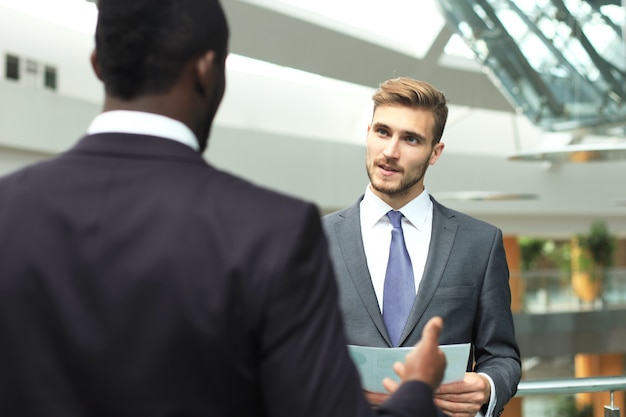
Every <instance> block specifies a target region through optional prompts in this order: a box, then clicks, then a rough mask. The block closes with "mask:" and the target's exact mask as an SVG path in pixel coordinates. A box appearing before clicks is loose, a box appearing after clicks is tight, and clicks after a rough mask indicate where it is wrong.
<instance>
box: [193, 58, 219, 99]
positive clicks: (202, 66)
mask: <svg viewBox="0 0 626 417" xmlns="http://www.w3.org/2000/svg"><path fill="white" fill-rule="evenodd" d="M195 70H196V87H197V90H198V92H200V93H201V94H205V93H206V92H207V91H210V90H211V88H212V87H213V85H212V84H213V71H214V70H215V51H206V52H205V53H203V54H202V55H200V56H199V57H198V60H197V61H196V68H195Z"/></svg>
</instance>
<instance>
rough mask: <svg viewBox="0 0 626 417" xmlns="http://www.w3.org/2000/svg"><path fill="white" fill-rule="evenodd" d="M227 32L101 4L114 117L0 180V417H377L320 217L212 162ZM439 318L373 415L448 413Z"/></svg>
mask: <svg viewBox="0 0 626 417" xmlns="http://www.w3.org/2000/svg"><path fill="white" fill-rule="evenodd" d="M227 38H228V28H227V24H226V19H225V16H224V14H223V11H222V9H221V7H220V5H219V3H218V2H217V1H215V0H100V2H99V17H98V26H97V29H96V50H95V52H94V54H93V56H92V63H93V66H94V69H95V71H96V73H97V74H98V76H99V77H100V78H101V79H102V80H103V82H104V86H105V91H106V98H105V103H104V111H103V113H102V114H101V115H99V116H98V117H97V118H96V119H95V120H94V121H93V123H92V124H91V125H90V127H89V129H88V132H87V135H86V136H85V137H83V138H82V139H80V141H79V142H78V143H77V145H75V146H74V147H73V148H72V149H70V150H69V151H68V152H65V153H63V154H61V155H60V156H58V157H56V158H53V159H51V160H48V161H45V162H43V163H39V164H36V165H34V166H30V167H26V168H24V169H21V170H19V171H17V172H15V173H13V174H10V175H8V176H6V177H4V178H2V179H0V415H1V416H3V417H13V416H20V417H29V416H46V417H55V416H64V417H68V416H69V417H72V416H90V417H94V416H115V417H124V416H133V417H138V416H141V417H148V416H179V417H184V416H220V417H223V416H234V417H245V416H284V417H294V416H298V417H309V416H310V417H320V416H325V417H327V416H337V417H347V416H369V415H374V412H373V411H372V410H371V409H370V407H369V405H368V404H367V402H366V400H365V398H364V396H363V393H362V391H361V387H360V384H359V377H358V374H357V371H356V368H355V367H354V364H353V363H352V361H351V359H350V357H349V355H348V351H347V348H346V339H345V335H344V332H343V325H342V321H341V315H340V311H339V307H338V304H337V290H336V283H335V279H334V276H333V273H332V267H331V263H330V259H329V255H328V248H327V244H326V240H325V237H324V234H323V231H322V228H321V222H320V218H319V214H318V211H317V209H316V208H315V206H314V205H313V204H310V203H306V202H302V201H298V200H296V199H292V198H289V197H286V196H283V195H279V194H277V193H274V192H271V191H268V190H265V189H262V188H259V187H256V186H254V185H252V184H250V183H247V182H245V181H243V180H241V179H238V178H236V177H234V176H231V175H228V174H226V173H224V172H220V171H218V170H216V169H215V168H213V167H211V166H209V165H208V164H207V163H206V162H205V160H204V159H203V158H202V156H201V153H202V151H204V149H205V147H206V145H207V140H208V139H207V138H208V134H209V130H210V127H211V124H212V121H213V117H214V116H215V113H216V111H217V109H218V106H219V103H220V101H221V99H222V95H223V92H224V88H225V58H226V55H227ZM242 151H244V150H242ZM441 326H442V322H441V319H440V318H436V319H434V320H433V321H432V322H431V324H430V326H429V327H428V329H426V330H425V333H424V338H425V341H424V342H420V343H419V344H418V345H417V346H416V347H415V348H414V349H413V350H412V352H411V354H410V355H409V356H407V361H406V364H405V366H404V368H403V367H402V366H400V368H399V371H400V374H401V376H402V377H403V381H404V383H402V384H401V385H400V386H398V384H396V383H394V382H391V381H387V384H386V387H388V388H389V389H390V390H391V391H395V394H394V395H393V396H392V398H391V399H390V400H389V401H388V402H387V403H385V404H383V405H382V406H381V407H380V409H379V410H377V412H376V413H377V414H378V415H394V416H407V417H408V416H424V417H431V416H433V415H434V414H435V407H434V404H433V399H432V395H433V390H434V389H435V388H436V387H437V385H438V384H439V382H440V381H441V378H442V376H443V369H444V367H445V358H444V357H443V354H442V352H441V351H440V350H439V349H438V347H437V337H438V334H439V331H440V329H441Z"/></svg>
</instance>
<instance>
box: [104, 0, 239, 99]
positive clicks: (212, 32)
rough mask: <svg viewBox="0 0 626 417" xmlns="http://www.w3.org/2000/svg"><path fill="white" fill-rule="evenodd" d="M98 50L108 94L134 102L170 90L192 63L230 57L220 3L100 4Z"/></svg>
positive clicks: (142, 0)
mask: <svg viewBox="0 0 626 417" xmlns="http://www.w3.org/2000/svg"><path fill="white" fill-rule="evenodd" d="M98 10H99V13H98V24H97V27H96V52H97V59H98V64H99V68H100V76H101V77H102V80H103V81H104V84H105V88H106V92H107V94H110V95H112V96H114V97H117V98H119V99H122V100H130V99H133V98H136V97H139V96H142V95H145V94H160V93H165V92H167V91H168V90H169V89H170V88H171V87H172V85H173V84H174V82H175V81H176V80H177V78H178V76H179V75H180V72H181V70H182V68H183V66H184V65H185V63H186V62H188V60H189V59H191V58H193V57H195V56H198V55H199V54H201V53H203V52H206V51H208V50H214V51H215V52H216V55H217V56H218V57H224V56H225V55H226V53H227V43H228V24H227V22H226V17H225V15H224V12H223V10H222V7H221V6H220V3H219V1H218V0H99V1H98Z"/></svg>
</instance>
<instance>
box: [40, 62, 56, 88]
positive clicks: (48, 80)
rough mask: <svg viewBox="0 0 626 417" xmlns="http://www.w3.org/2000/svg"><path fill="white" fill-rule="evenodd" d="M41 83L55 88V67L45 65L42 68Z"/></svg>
mask: <svg viewBox="0 0 626 417" xmlns="http://www.w3.org/2000/svg"><path fill="white" fill-rule="evenodd" d="M43 85H44V87H46V88H49V89H51V90H56V89H57V69H56V68H55V67H53V66H50V65H46V67H45V68H44V78H43Z"/></svg>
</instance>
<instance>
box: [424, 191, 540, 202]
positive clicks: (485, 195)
mask: <svg viewBox="0 0 626 417" xmlns="http://www.w3.org/2000/svg"><path fill="white" fill-rule="evenodd" d="M435 196H436V198H438V199H442V200H446V199H447V200H465V201H508V200H536V199H537V198H539V196H538V195H537V194H530V193H511V192H501V191H450V192H443V193H436V195H435Z"/></svg>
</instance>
